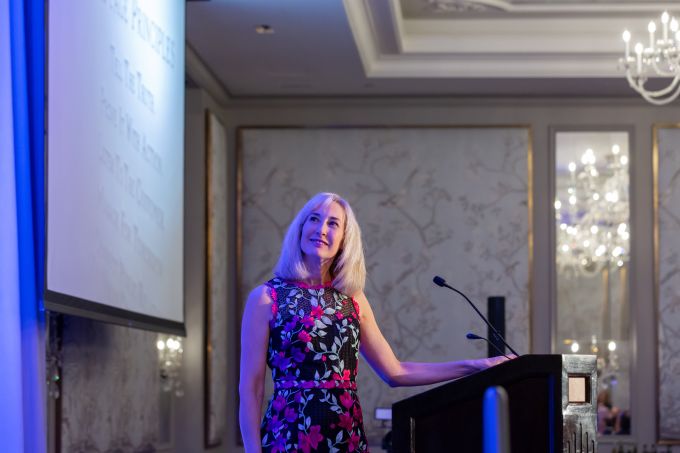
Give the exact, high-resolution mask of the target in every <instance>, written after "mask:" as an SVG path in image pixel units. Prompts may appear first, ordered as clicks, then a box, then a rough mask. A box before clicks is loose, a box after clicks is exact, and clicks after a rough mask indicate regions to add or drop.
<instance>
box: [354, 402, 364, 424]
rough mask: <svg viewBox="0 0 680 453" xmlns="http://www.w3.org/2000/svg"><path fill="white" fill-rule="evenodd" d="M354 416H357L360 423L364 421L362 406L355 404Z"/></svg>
mask: <svg viewBox="0 0 680 453" xmlns="http://www.w3.org/2000/svg"><path fill="white" fill-rule="evenodd" d="M354 418H356V419H357V421H358V422H359V423H363V421H364V413H363V412H362V410H361V406H359V405H358V404H357V405H356V406H354Z"/></svg>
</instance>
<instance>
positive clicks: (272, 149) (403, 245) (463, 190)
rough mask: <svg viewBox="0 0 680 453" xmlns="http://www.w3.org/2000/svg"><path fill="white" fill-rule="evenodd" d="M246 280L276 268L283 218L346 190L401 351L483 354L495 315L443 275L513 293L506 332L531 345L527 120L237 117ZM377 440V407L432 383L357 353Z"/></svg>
mask: <svg viewBox="0 0 680 453" xmlns="http://www.w3.org/2000/svg"><path fill="white" fill-rule="evenodd" d="M240 132H241V153H242V176H243V188H242V206H243V229H242V231H243V237H242V244H243V263H242V266H243V267H242V271H243V285H244V288H243V294H248V292H249V291H250V289H252V288H253V287H255V286H257V285H259V284H261V283H262V282H264V281H266V280H267V279H269V278H270V277H271V269H272V267H273V265H274V263H275V261H276V259H277V258H278V253H279V250H280V244H281V241H282V238H283V235H284V233H285V230H286V228H287V226H288V224H289V222H290V221H291V219H292V218H293V216H294V214H295V213H296V212H297V211H298V210H299V209H300V208H301V207H302V205H303V203H304V202H305V201H306V200H307V199H308V198H309V197H311V196H312V195H313V194H315V193H317V192H320V191H333V192H337V193H339V194H341V195H343V196H344V197H345V198H347V199H348V200H349V202H350V204H351V205H352V206H353V208H354V210H355V212H356V214H357V217H358V220H359V223H360V225H361V227H362V232H363V238H364V248H365V253H366V259H367V267H368V282H367V287H366V295H367V297H368V299H369V301H370V302H371V305H372V307H373V310H374V312H375V314H376V318H377V320H378V324H379V326H380V328H381V330H382V331H383V334H384V335H385V337H386V338H387V340H388V341H389V343H390V344H391V345H392V347H393V349H394V350H395V352H396V354H397V356H398V357H399V358H400V359H402V360H409V361H444V360H454V359H464V358H470V357H483V356H484V354H485V351H486V347H485V344H482V343H472V342H469V341H468V340H466V339H465V333H466V332H468V331H474V332H477V333H479V334H482V335H485V333H486V328H485V327H484V326H483V323H482V321H480V320H479V319H477V317H476V315H475V314H474V312H473V311H472V309H471V308H470V307H469V306H467V303H466V302H465V301H464V300H463V299H461V298H460V297H459V296H457V295H456V294H454V293H451V292H449V291H447V290H444V289H442V288H438V287H435V286H434V285H433V284H432V277H433V276H434V275H437V274H439V275H441V276H443V277H444V278H445V279H447V281H448V282H449V283H450V284H451V285H453V286H454V287H457V288H459V289H460V290H461V291H463V292H465V293H466V294H467V295H468V297H470V298H471V299H472V300H473V301H476V302H477V303H478V305H479V306H480V307H482V310H483V309H484V307H486V298H487V297H488V296H495V295H501V296H505V297H506V320H507V331H508V335H507V340H508V342H509V343H510V344H512V345H513V346H514V347H515V349H517V350H518V351H519V352H520V353H524V352H528V347H529V291H528V282H529V272H530V270H529V251H528V237H529V220H528V219H529V213H528V181H529V177H528V156H529V153H528V149H529V131H528V130H527V129H526V128H365V129H242V130H241V131H240ZM359 369H360V372H359V378H358V379H359V396H360V398H361V400H362V405H363V407H364V413H365V414H366V417H365V422H366V429H367V432H368V435H369V440H370V442H371V444H379V442H380V439H381V438H382V436H384V434H385V433H386V432H387V429H386V428H385V427H383V426H382V425H381V423H380V422H378V421H376V420H374V419H373V413H374V409H375V408H377V407H390V406H391V404H392V403H393V402H394V401H397V400H399V399H402V398H405V397H408V396H410V395H413V394H416V393H419V392H421V391H423V390H425V388H422V387H421V388H396V389H391V388H389V387H388V386H387V385H385V384H384V383H382V381H380V379H379V378H378V377H377V376H376V374H374V373H373V372H372V371H370V370H369V368H368V365H367V364H366V363H365V362H363V361H362V362H361V364H360V366H359Z"/></svg>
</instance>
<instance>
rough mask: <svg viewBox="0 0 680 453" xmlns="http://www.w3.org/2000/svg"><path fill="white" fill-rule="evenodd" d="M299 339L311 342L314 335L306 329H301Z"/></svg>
mask: <svg viewBox="0 0 680 453" xmlns="http://www.w3.org/2000/svg"><path fill="white" fill-rule="evenodd" d="M298 339H299V340H300V341H302V342H303V343H309V342H310V341H311V340H312V337H311V336H310V335H309V334H308V333H307V332H305V331H304V330H301V331H300V333H299V334H298Z"/></svg>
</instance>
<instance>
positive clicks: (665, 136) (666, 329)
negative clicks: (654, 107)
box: [655, 128, 680, 440]
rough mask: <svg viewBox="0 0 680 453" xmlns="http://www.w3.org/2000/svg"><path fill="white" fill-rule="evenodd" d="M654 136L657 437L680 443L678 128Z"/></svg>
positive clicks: (679, 185)
mask: <svg viewBox="0 0 680 453" xmlns="http://www.w3.org/2000/svg"><path fill="white" fill-rule="evenodd" d="M656 134H657V135H656V139H657V146H658V148H657V150H658V165H657V166H656V168H655V171H656V172H657V190H658V207H657V216H658V217H657V222H658V239H659V242H658V244H657V250H656V255H657V266H658V267H657V269H658V278H659V280H658V284H659V288H658V304H657V306H658V314H657V316H658V335H659V337H658V342H659V343H658V344H659V346H658V347H659V355H658V364H659V367H658V373H659V375H658V382H659V389H658V408H659V414H658V416H659V436H660V438H661V439H667V440H668V439H673V440H680V385H678V375H679V374H680V242H678V238H679V237H680V129H677V128H659V129H657V130H656Z"/></svg>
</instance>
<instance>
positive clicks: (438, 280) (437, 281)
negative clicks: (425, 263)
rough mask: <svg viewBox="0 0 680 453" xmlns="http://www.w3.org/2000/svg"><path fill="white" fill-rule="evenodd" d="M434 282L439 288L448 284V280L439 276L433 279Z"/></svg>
mask: <svg viewBox="0 0 680 453" xmlns="http://www.w3.org/2000/svg"><path fill="white" fill-rule="evenodd" d="M432 281H433V282H434V284H435V285H437V286H444V285H445V284H446V280H444V279H443V278H441V277H440V276H439V275H435V276H434V278H433V279H432Z"/></svg>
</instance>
